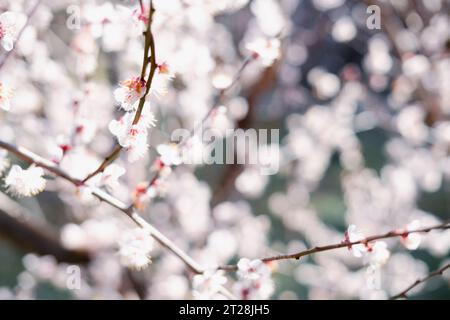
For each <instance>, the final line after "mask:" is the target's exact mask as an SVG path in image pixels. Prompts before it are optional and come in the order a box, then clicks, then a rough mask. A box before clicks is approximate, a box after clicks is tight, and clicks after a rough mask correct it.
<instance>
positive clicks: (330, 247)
mask: <svg viewBox="0 0 450 320" xmlns="http://www.w3.org/2000/svg"><path fill="white" fill-rule="evenodd" d="M447 229H450V222H449V221H447V222H445V223H443V224H439V225H435V226H432V227H427V228H421V229H417V230H412V231H406V230H394V231H390V232H387V233H385V234H380V235H375V236H370V237H367V238H364V239H361V240H358V241H353V242H346V241H343V242H340V243H336V244H331V245H327V246H320V247H314V248H310V249H307V250H304V251H300V252H297V253H293V254H287V255H278V256H274V257H268V258H263V259H261V260H262V261H263V262H272V261H277V260H290V259H295V260H299V259H300V258H302V257H304V256H308V255H311V254H314V253H318V252H323V251H330V250H335V249H339V248H351V247H352V246H354V245H357V244H364V245H367V244H369V243H370V242H373V241H375V240H380V239H387V238H395V237H405V236H407V235H408V234H411V233H427V232H430V231H432V230H447ZM219 269H221V270H225V271H236V270H237V265H225V266H221V267H219Z"/></svg>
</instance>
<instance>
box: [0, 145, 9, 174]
mask: <svg viewBox="0 0 450 320" xmlns="http://www.w3.org/2000/svg"><path fill="white" fill-rule="evenodd" d="M8 166H9V160H8V152H7V151H6V150H0V176H1V175H2V174H3V172H4V171H5V170H6V168H8Z"/></svg>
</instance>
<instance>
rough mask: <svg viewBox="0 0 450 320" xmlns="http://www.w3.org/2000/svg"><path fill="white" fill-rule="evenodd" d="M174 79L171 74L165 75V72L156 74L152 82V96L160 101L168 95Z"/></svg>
mask: <svg viewBox="0 0 450 320" xmlns="http://www.w3.org/2000/svg"><path fill="white" fill-rule="evenodd" d="M163 70H164V69H163ZM164 72H165V71H164ZM172 78H173V75H171V74H170V73H163V71H158V72H155V75H154V76H153V80H152V85H151V87H150V94H151V95H152V96H154V97H155V98H158V99H160V98H162V97H164V96H165V95H167V93H168V92H169V88H168V87H169V82H170V81H171V80H172Z"/></svg>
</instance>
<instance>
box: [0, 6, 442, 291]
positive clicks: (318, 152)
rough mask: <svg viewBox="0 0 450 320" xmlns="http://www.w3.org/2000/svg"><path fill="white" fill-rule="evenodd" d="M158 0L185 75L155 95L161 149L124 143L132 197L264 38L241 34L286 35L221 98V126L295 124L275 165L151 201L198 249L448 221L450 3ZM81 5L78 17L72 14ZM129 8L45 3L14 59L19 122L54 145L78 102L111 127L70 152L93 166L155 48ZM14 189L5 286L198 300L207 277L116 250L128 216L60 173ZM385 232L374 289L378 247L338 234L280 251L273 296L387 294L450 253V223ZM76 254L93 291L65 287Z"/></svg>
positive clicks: (125, 194)
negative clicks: (137, 264)
mask: <svg viewBox="0 0 450 320" xmlns="http://www.w3.org/2000/svg"><path fill="white" fill-rule="evenodd" d="M219 2H220V3H219ZM32 3H33V1H26V0H23V1H22V0H21V1H5V0H2V1H0V9H1V11H2V12H3V11H6V10H17V11H21V12H27V11H28V10H27V9H28V8H30V6H31V4H32ZM154 3H155V6H156V13H155V14H156V17H157V18H156V19H157V21H155V23H156V27H155V31H154V32H155V39H156V43H157V52H158V55H159V56H161V57H162V59H164V60H167V61H169V64H171V65H174V66H175V67H174V68H175V70H176V77H175V79H174V81H173V82H172V84H171V86H170V88H169V93H168V95H167V96H166V97H163V98H161V99H157V100H155V101H154V102H152V108H153V109H152V110H153V112H154V113H155V115H156V118H157V119H158V124H157V128H156V129H155V130H154V132H152V133H151V134H150V140H149V141H150V143H149V144H150V146H151V147H150V151H149V154H148V155H147V156H146V159H145V161H142V162H140V163H138V164H132V165H129V164H126V161H125V160H124V159H119V160H118V162H119V163H120V164H123V165H124V166H126V167H127V174H126V176H125V177H124V179H123V183H122V185H121V186H120V187H119V188H118V189H117V190H114V191H113V194H115V195H117V196H118V197H119V198H121V199H123V200H124V201H128V200H130V199H131V197H132V190H133V188H134V187H135V186H136V184H137V183H138V182H140V181H143V180H146V179H149V177H151V174H150V167H151V164H152V161H153V160H154V158H155V157H156V156H155V150H154V146H155V145H157V144H159V143H163V142H167V140H168V136H169V134H170V132H171V131H172V130H173V129H176V128H180V127H185V128H191V127H192V126H193V125H194V124H195V123H196V122H198V121H199V119H201V118H202V116H203V115H204V114H205V112H206V111H207V110H208V108H209V107H210V106H211V105H212V104H213V103H214V101H215V99H216V97H217V95H218V90H220V89H221V86H222V85H223V82H225V83H227V81H229V78H231V77H232V75H233V74H234V72H235V71H236V70H237V69H238V68H239V65H240V63H241V62H242V61H243V60H244V59H245V57H246V56H247V55H248V52H247V51H246V49H245V44H246V43H247V42H248V41H251V40H252V39H255V38H258V37H263V38H268V37H277V38H278V39H280V43H281V55H280V57H279V59H277V61H275V63H274V64H273V65H271V66H269V67H266V66H264V65H261V64H259V63H258V62H255V63H252V64H250V65H249V66H248V68H246V69H245V70H244V72H243V74H242V76H241V79H240V81H239V83H238V85H237V86H236V87H235V88H234V89H233V90H232V92H231V94H230V95H229V97H228V98H227V99H226V100H225V101H224V106H225V107H227V109H228V112H227V113H226V114H224V115H220V116H219V117H217V118H215V119H214V122H213V123H212V125H213V126H216V127H217V128H219V129H223V128H229V127H230V128H242V129H249V128H258V129H259V128H260V129H279V130H280V141H279V148H280V157H279V159H276V160H273V161H279V168H280V170H279V172H278V173H277V174H275V175H271V176H264V175H261V174H260V172H259V170H258V168H257V166H242V165H185V166H180V167H178V168H176V169H175V170H174V172H173V173H172V175H171V176H170V177H169V180H168V181H169V183H168V187H167V193H166V195H165V197H161V198H158V199H157V200H156V201H154V202H152V203H151V204H150V205H149V206H148V207H147V208H146V209H145V210H144V212H143V216H144V217H145V218H146V219H148V220H149V221H151V222H152V223H154V224H155V225H156V226H158V227H159V228H160V229H161V230H163V231H165V232H166V234H167V235H168V237H170V238H172V239H174V241H175V242H177V243H178V244H179V245H180V246H181V247H182V248H183V249H185V250H187V251H188V252H189V253H190V254H192V255H193V256H194V257H195V258H196V259H197V260H198V261H200V262H201V263H203V264H205V265H215V264H226V263H236V262H237V261H238V259H239V258H240V257H249V258H260V257H265V256H271V255H274V254H279V253H290V252H296V251H300V250H302V249H305V248H307V247H311V246H315V245H324V244H330V243H336V242H339V241H341V240H343V234H344V232H345V230H346V229H347V227H348V226H349V225H350V224H355V225H356V226H357V227H358V229H359V230H361V231H362V232H364V234H366V235H372V234H381V233H384V232H387V231H389V230H395V229H397V228H404V227H405V226H406V225H408V224H409V223H410V222H412V221H414V220H419V221H420V224H421V225H422V226H424V227H426V226H428V225H434V224H437V223H439V221H441V222H442V221H448V219H450V189H449V188H450V184H449V182H450V19H449V15H448V12H449V6H450V1H447V0H384V1H382V0H379V1H377V0H373V1H372V0H366V1H356V0H355V1H353V0H253V1H245V0H241V1H231V0H230V1H223V3H222V2H221V1H207V0H197V1H194V0H185V1H181V0H171V1H162V0H161V1H154ZM73 5H74V6H75V7H72V8H80V14H81V20H80V21H81V28H80V29H79V30H70V29H69V28H68V27H67V21H68V18H69V17H70V15H71V14H72V13H73V11H71V10H68V9H67V8H69V7H70V6H73ZM371 5H376V6H377V8H379V9H380V23H381V25H380V29H377V28H375V29H370V28H369V27H368V24H367V23H368V19H369V17H370V16H371V15H372V14H374V13H375V14H376V13H377V11H370V12H368V11H367V7H368V6H371ZM120 6H124V7H125V8H130V11H129V12H131V13H132V12H133V10H134V9H133V8H136V7H137V1H68V0H67V1H58V2H57V3H56V1H43V2H42V4H41V5H40V7H39V8H38V9H37V12H36V14H35V15H34V16H33V18H32V20H31V21H30V23H29V27H27V29H26V30H25V33H24V34H23V36H22V38H21V40H20V42H19V43H18V45H17V46H18V47H17V49H16V53H15V54H14V56H13V57H12V58H11V59H10V60H9V61H8V64H7V65H6V66H5V68H3V69H2V70H1V71H0V79H1V81H2V82H9V83H13V84H14V87H15V88H16V89H15V97H14V99H13V100H12V106H13V107H12V111H11V112H10V113H8V114H6V113H2V114H0V123H1V125H0V136H2V138H3V139H6V140H9V141H12V142H14V143H16V144H18V145H24V146H26V147H27V148H29V149H31V150H33V151H34V152H36V153H38V154H41V155H43V156H46V157H48V158H53V157H54V155H55V151H54V150H55V149H57V145H58V142H57V137H58V136H61V135H67V134H68V132H70V130H71V128H72V129H73V128H74V127H75V126H76V125H77V123H78V122H77V121H78V120H79V117H78V116H75V115H73V113H72V111H71V110H72V108H73V104H74V101H77V103H79V104H80V105H81V107H80V108H81V109H82V111H81V113H82V115H83V119H87V120H89V121H90V122H92V123H95V125H96V133H95V134H94V135H93V136H92V138H89V139H87V140H86V141H82V142H80V143H79V149H81V148H83V149H82V150H81V151H80V150H78V151H77V152H76V153H75V152H74V155H73V157H72V158H71V159H69V160H67V161H65V162H64V163H63V162H61V166H62V167H63V168H67V169H68V170H69V171H70V172H74V174H80V175H81V176H83V175H84V173H85V172H86V171H87V172H89V168H90V167H89V166H88V165H87V164H85V162H86V163H88V162H89V161H91V160H90V159H91V158H95V159H96V161H98V159H100V158H101V156H102V155H104V154H106V153H107V152H108V151H109V150H110V149H111V146H112V145H113V141H114V140H113V138H112V136H111V134H110V133H109V132H108V129H107V124H108V122H109V121H110V120H111V119H113V117H117V116H118V115H119V114H120V111H118V110H117V108H114V107H113V106H114V101H113V98H112V91H113V90H114V88H115V87H116V86H117V83H118V81H120V80H122V79H124V78H126V77H127V76H129V75H130V74H132V73H133V72H134V73H136V72H138V70H139V68H140V67H139V65H140V61H141V55H142V53H141V52H142V38H140V36H139V32H133V31H130V26H129V25H127V24H126V23H122V19H124V18H123V16H126V14H127V13H123V12H125V11H121V10H122V9H120V8H119V7H120ZM75 12H76V10H75ZM112 15H114V16H112ZM108 19H109V20H110V21H109V20H108ZM109 25H111V26H109ZM98 29H101V30H100V31H99V30H98ZM134 33H136V34H134ZM2 54H4V52H3V53H2ZM227 79H228V80H227ZM220 117H223V118H220ZM9 157H10V161H11V162H13V163H21V162H20V161H19V160H18V159H16V158H15V157H14V156H13V155H10V156H9ZM68 157H69V156H68ZM86 157H87V158H88V160H85V159H86ZM92 161H94V160H92ZM22 164H23V163H22ZM85 167H88V168H85ZM2 188H3V187H2ZM1 192H2V194H0V196H1V197H0V298H12V297H16V298H34V299H77V298H108V299H109V298H112V299H121V298H136V297H139V296H140V297H145V298H163V299H180V298H189V297H191V296H190V288H191V284H190V280H189V279H190V277H191V276H192V275H191V274H190V273H189V272H188V271H187V270H186V269H185V268H184V267H183V265H182V264H181V263H179V262H178V261H176V259H175V258H174V257H173V256H171V254H170V253H168V252H166V251H165V250H164V249H162V248H157V249H155V251H156V252H155V254H154V259H153V260H154V262H153V264H152V265H150V266H149V268H148V269H146V270H144V271H130V270H126V269H125V268H123V267H121V266H120V264H119V263H118V261H117V260H118V259H117V256H116V253H115V249H114V248H115V241H116V239H115V238H116V237H117V235H118V234H120V232H121V229H122V228H123V227H122V226H123V225H127V226H128V225H129V224H128V222H126V221H123V220H124V219H123V218H122V217H121V216H120V214H118V213H117V212H115V211H114V210H113V209H111V208H109V207H108V206H107V205H105V204H100V203H97V202H96V201H94V200H92V199H88V197H85V196H84V195H83V194H81V195H80V193H81V192H78V191H77V190H76V189H75V188H73V187H71V186H69V185H68V184H67V183H65V182H61V181H59V180H58V179H53V178H52V177H49V181H48V186H47V188H46V190H45V191H44V192H43V193H41V194H39V195H38V196H36V197H33V198H19V199H16V198H12V197H10V196H9V195H8V194H7V193H6V192H5V189H4V188H3V189H2V190H1ZM386 242H387V243H388V247H389V250H390V252H391V256H390V259H389V261H388V262H387V263H386V264H385V265H384V266H383V267H381V269H380V270H379V273H377V274H376V275H375V276H376V277H377V278H376V279H377V281H378V280H379V281H378V282H377V286H376V287H371V286H370V285H368V282H371V281H372V280H373V277H375V276H374V275H371V274H370V271H369V270H368V268H367V263H366V261H363V259H358V258H355V257H353V256H352V255H351V253H350V252H349V251H348V250H346V249H340V250H336V251H330V252H324V253H319V254H317V255H314V256H310V257H307V258H304V259H301V260H300V261H283V262H278V263H276V264H274V265H273V270H274V272H273V280H274V284H275V290H274V293H273V294H272V295H271V298H273V299H376V298H380V299H383V298H387V297H389V296H390V295H393V294H396V293H398V292H399V291H401V290H403V289H404V288H405V287H407V286H408V285H409V284H411V283H412V282H414V281H415V280H416V279H417V278H420V277H422V276H424V275H426V274H427V273H428V272H431V271H433V270H436V269H437V268H439V267H440V266H442V265H443V263H445V262H447V263H448V261H449V250H450V231H448V230H447V231H435V232H432V233H430V234H428V235H425V236H424V237H423V239H422V243H421V245H420V247H419V248H418V249H417V250H414V251H411V250H407V249H406V248H404V247H403V246H402V245H401V243H400V241H399V239H389V240H387V241H386ZM71 264H76V265H79V266H80V267H81V268H82V270H83V286H85V289H82V290H78V291H73V290H67V289H66V288H65V285H64V284H65V270H66V267H67V265H71ZM377 272H378V271H377ZM233 277H234V276H233V275H231V277H230V279H232V278H233ZM370 279H372V280H370ZM230 281H232V280H230ZM449 282H450V277H449V275H444V276H443V277H440V278H436V279H433V281H430V282H429V283H427V284H426V285H425V286H422V287H420V288H419V289H420V290H417V291H416V292H415V294H414V295H413V296H412V297H413V298H419V299H448V298H450V289H449Z"/></svg>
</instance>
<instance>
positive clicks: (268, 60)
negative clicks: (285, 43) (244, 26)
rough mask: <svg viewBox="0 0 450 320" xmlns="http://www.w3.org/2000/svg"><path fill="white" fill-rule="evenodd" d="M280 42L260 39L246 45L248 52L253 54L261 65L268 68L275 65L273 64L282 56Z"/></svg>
mask: <svg viewBox="0 0 450 320" xmlns="http://www.w3.org/2000/svg"><path fill="white" fill-rule="evenodd" d="M280 46H281V43H280V40H278V39H276V38H273V39H269V40H267V39H263V38H258V39H256V40H254V41H252V42H249V43H248V44H247V45H246V48H247V50H249V51H250V52H252V54H253V56H254V57H255V58H256V59H259V60H261V63H262V64H263V65H264V66H266V67H268V66H270V65H272V64H273V62H274V61H275V60H276V59H278V58H279V56H280Z"/></svg>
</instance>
